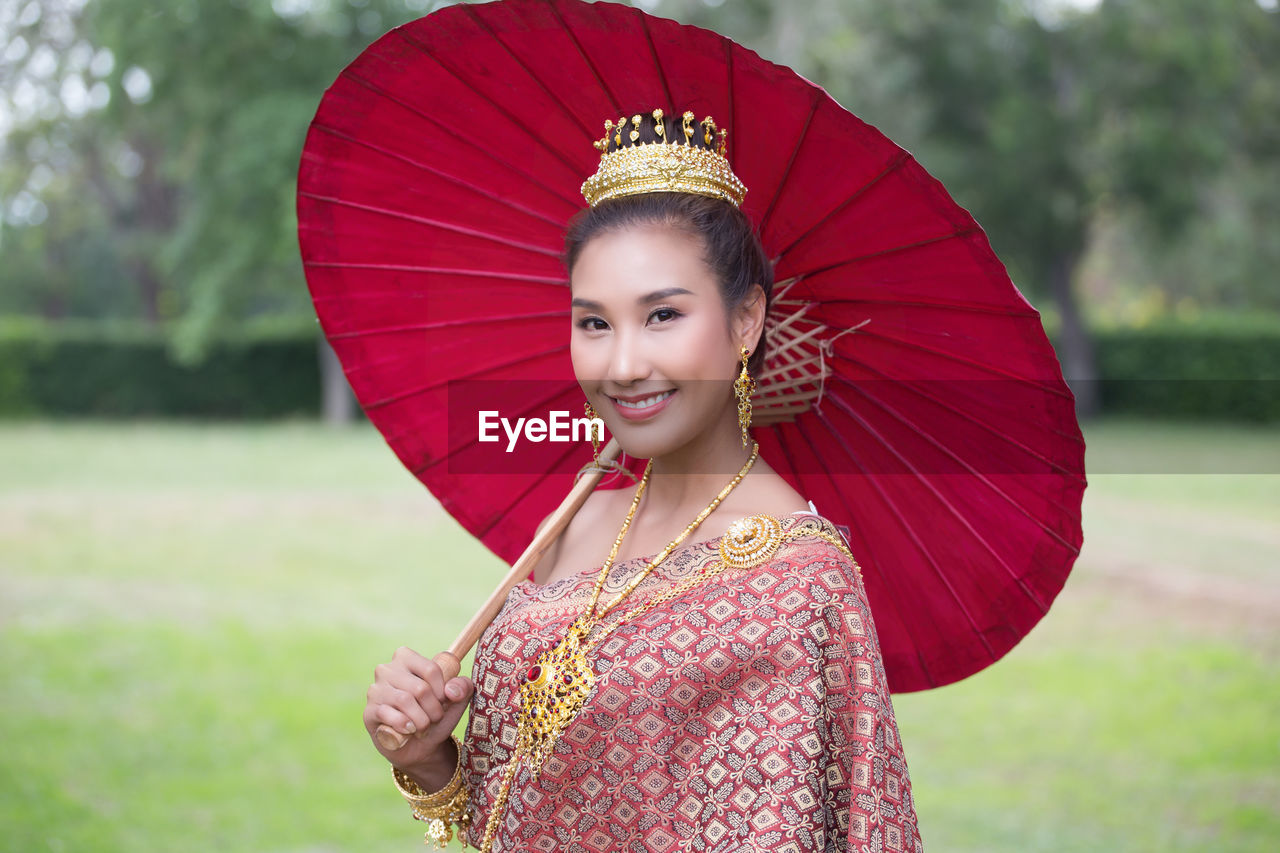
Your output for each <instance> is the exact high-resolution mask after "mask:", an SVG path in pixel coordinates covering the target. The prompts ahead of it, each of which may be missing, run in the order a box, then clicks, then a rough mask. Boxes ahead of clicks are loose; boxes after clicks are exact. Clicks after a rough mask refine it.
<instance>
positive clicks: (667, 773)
mask: <svg viewBox="0 0 1280 853" xmlns="http://www.w3.org/2000/svg"><path fill="white" fill-rule="evenodd" d="M782 525H783V530H784V531H795V532H796V533H805V532H806V531H813V530H825V531H827V532H828V533H830V534H834V535H836V536H838V535H839V533H838V532H837V529H836V527H835V526H834V525H832V523H831V522H830V521H828V520H827V519H825V518H823V517H822V516H819V515H817V514H816V513H796V514H792V515H790V516H787V517H785V518H783V519H782ZM718 542H719V540H718V539H713V540H709V541H706V542H698V543H692V544H685V545H682V546H680V547H679V548H678V549H676V550H675V551H673V552H672V554H671V555H670V556H669V557H667V559H666V560H665V561H664V562H662V563H661V564H659V565H658V567H657V568H656V569H655V570H654V571H653V572H652V573H651V574H650V575H649V577H648V578H646V579H645V580H644V582H643V583H641V584H640V585H639V586H638V587H637V588H636V590H635V592H633V593H632V594H631V595H630V596H629V597H628V599H627V601H626V602H625V603H626V604H627V605H631V604H640V603H642V602H643V601H644V600H646V599H649V598H651V597H653V596H655V595H658V594H660V593H661V592H662V591H663V590H665V589H669V588H670V587H671V586H672V585H673V584H675V583H678V582H679V581H681V580H682V579H685V578H688V577H690V576H691V575H693V574H696V573H698V572H700V571H701V570H703V569H704V568H706V567H707V565H708V563H709V561H718V560H719V559H720V554H719V549H718ZM649 559H651V557H638V558H636V559H634V560H628V561H624V562H620V563H618V564H616V565H615V566H614V568H613V570H612V571H611V572H610V578H609V580H608V581H607V582H606V584H605V587H604V590H603V591H602V593H601V601H602V602H603V601H609V600H611V599H612V597H613V596H614V595H616V594H617V593H618V592H619V591H620V590H621V588H622V587H623V586H624V585H625V583H626V581H627V580H628V579H629V578H631V577H633V576H634V575H635V573H636V572H638V571H640V569H641V568H642V567H643V566H645V565H647V564H648V561H649ZM598 572H599V566H596V567H594V568H591V569H587V570H585V571H583V572H581V573H579V574H576V575H572V576H570V577H566V578H562V579H560V580H558V581H556V582H554V583H551V584H548V585H545V586H539V585H536V584H534V583H533V582H532V581H525V582H522V583H521V584H519V585H518V586H517V587H516V588H515V589H514V590H512V592H511V594H510V596H509V597H508V599H507V601H506V604H505V606H504V608H503V610H502V612H501V613H500V615H499V616H498V618H497V619H496V620H494V622H493V624H492V625H490V626H489V628H488V630H487V631H486V632H485V633H484V635H483V636H482V637H481V639H480V643H479V646H478V647H477V651H476V658H475V664H474V667H473V669H472V678H473V679H474V680H475V684H476V693H475V698H474V702H473V705H472V708H471V718H470V722H469V724H468V727H467V734H466V739H465V742H464V767H463V770H464V774H465V779H466V782H467V785H468V789H469V796H470V808H471V829H470V832H469V835H468V841H469V842H470V843H471V844H473V845H477V846H478V845H479V844H480V842H481V839H482V837H483V835H484V827H485V823H486V821H487V819H488V817H489V809H490V805H491V804H492V802H493V800H494V797H495V796H496V794H497V791H498V788H499V785H500V782H501V778H502V775H503V770H504V768H505V766H506V764H507V762H509V761H510V760H511V758H512V756H513V754H514V751H515V744H516V730H517V713H518V705H519V688H520V684H521V683H522V681H523V680H524V678H525V677H526V675H525V674H526V672H527V671H528V669H529V667H530V664H531V662H532V661H533V660H534V659H536V658H537V657H538V655H539V654H540V653H541V652H543V651H544V650H546V649H547V648H550V647H551V646H553V645H554V644H555V643H556V642H558V641H559V640H560V639H561V638H562V637H563V636H564V632H565V629H566V626H567V625H568V624H569V623H570V622H571V621H572V620H573V619H574V618H575V617H577V616H578V615H579V614H580V613H581V612H582V610H583V608H584V607H585V606H586V602H587V600H588V598H589V595H590V591H591V587H592V584H593V583H594V581H595V579H596V577H597V574H598ZM593 662H594V666H595V669H596V673H597V677H598V680H597V682H596V684H595V687H594V692H593V693H592V694H591V696H590V697H589V698H588V700H587V703H586V706H585V707H584V709H583V710H582V712H581V713H580V714H579V715H578V716H577V718H576V719H574V721H573V722H572V723H570V725H569V727H568V728H567V729H566V730H565V732H564V734H563V735H562V736H561V738H560V740H559V741H558V742H557V744H556V746H555V749H554V752H553V753H552V754H551V756H550V758H548V759H547V762H546V765H545V766H544V768H543V770H542V772H541V773H540V774H539V775H538V776H537V777H536V778H531V777H530V775H529V773H528V772H527V770H525V769H524V768H523V767H522V768H521V769H520V770H519V771H518V772H517V774H516V776H515V778H514V780H513V785H512V787H511V790H510V796H509V800H508V802H507V806H506V809H505V813H504V814H503V816H502V820H501V823H500V824H499V826H498V827H497V829H496V833H495V836H494V839H493V844H492V851H493V853H507V851H515V850H520V851H525V850H534V851H568V853H579V852H580V851H637V853H640V851H685V850H687V851H705V852H706V853H728V851H746V850H760V851H783V853H800V852H801V851H806V852H807V851H850V852H851V853H852V851H859V853H861V851H919V850H923V847H922V845H921V842H920V835H919V831H918V829H917V827H916V814H915V806H914V803H913V801H912V796H911V781H910V779H909V777H908V775H907V765H906V760H905V757H904V754H903V749H902V744H901V743H900V742H899V740H898V726H897V723H896V721H895V720H894V715H893V706H892V703H891V701H890V697H889V690H888V687H887V681H886V678H885V673H884V667H883V663H882V661H881V658H880V647H879V643H878V642H877V639H876V631H875V626H874V623H873V622H872V619H871V612H870V610H869V609H868V606H867V598H866V592H865V590H864V589H863V585H862V579H861V576H860V574H859V572H858V569H857V568H856V566H854V565H853V564H851V563H850V561H849V559H848V557H846V556H845V555H844V554H843V553H842V552H841V550H840V549H839V548H837V547H836V546H834V545H833V544H831V543H830V542H827V541H824V540H823V539H821V538H818V537H817V536H812V535H802V536H797V537H796V538H787V539H784V541H783V543H782V545H781V547H780V549H779V550H778V552H777V554H775V555H774V556H773V557H772V558H771V559H770V560H769V561H768V562H766V563H764V564H763V565H760V566H756V567H755V568H752V569H733V568H726V569H724V570H723V571H722V572H721V573H719V574H717V575H715V576H714V577H711V578H709V579H707V580H705V581H703V582H701V583H700V584H699V585H698V586H695V587H694V588H693V589H692V590H690V591H688V592H686V593H684V594H683V595H681V596H679V597H678V598H675V599H674V600H672V601H668V602H665V603H663V604H660V605H658V606H656V607H653V608H652V609H650V610H648V611H647V612H645V613H644V614H642V615H640V616H638V617H637V618H635V619H634V620H633V621H631V622H628V623H627V624H624V625H623V626H621V627H620V628H618V629H617V630H616V631H615V632H614V633H613V634H612V636H610V637H609V638H608V639H607V640H605V641H604V643H603V644H602V645H601V646H600V647H599V648H598V649H597V651H596V655H595V658H594V661H593Z"/></svg>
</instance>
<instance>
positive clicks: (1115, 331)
mask: <svg viewBox="0 0 1280 853" xmlns="http://www.w3.org/2000/svg"><path fill="white" fill-rule="evenodd" d="M1093 339H1094V346H1095V357H1096V364H1097V369H1098V377H1099V380H1098V382H1099V386H1098V391H1099V395H1098V399H1099V404H1100V409H1101V410H1102V411H1103V412H1106V413H1114V414H1131V415H1142V416H1153V417H1168V418H1185V419H1220V420H1233V421H1254V422H1266V423H1274V422H1277V421H1280V393H1277V392H1280V323H1277V322H1274V321H1269V320H1268V319H1267V318H1240V319H1239V320H1235V321H1230V322H1210V323H1201V324H1197V325H1190V324H1175V323H1171V322H1170V323H1160V324H1156V325H1153V326H1148V327H1143V328H1136V329H1135V328H1112V329H1097V330H1095V331H1094V338H1093Z"/></svg>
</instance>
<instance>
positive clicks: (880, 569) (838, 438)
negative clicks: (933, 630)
mask: <svg viewBox="0 0 1280 853" xmlns="http://www.w3.org/2000/svg"><path fill="white" fill-rule="evenodd" d="M814 414H816V415H817V416H818V419H819V420H820V421H821V422H822V424H823V426H825V427H826V428H827V432H828V434H829V435H830V436H831V437H832V438H834V440H835V443H836V444H837V445H838V446H839V447H840V448H841V449H842V450H843V451H844V453H845V457H846V458H847V459H848V460H849V462H851V463H852V464H853V465H854V466H855V467H857V468H858V470H859V471H861V472H862V476H863V477H864V478H865V479H866V480H867V481H868V482H869V483H871V484H872V485H875V488H876V491H877V492H879V493H880V496H881V498H882V499H883V498H884V497H885V496H884V491H883V490H882V489H881V488H880V487H879V485H876V484H875V477H874V476H873V475H872V474H871V473H870V472H869V471H868V470H867V466H866V465H864V464H862V462H861V461H860V460H859V459H858V456H857V454H856V453H854V450H853V448H852V447H851V446H849V443H848V442H846V441H845V440H844V436H843V434H842V433H841V432H840V430H838V429H837V428H836V426H835V424H833V423H832V422H831V421H830V419H829V418H827V416H826V415H824V414H823V413H822V412H818V411H815V412H814ZM796 427H797V431H798V432H799V433H800V435H801V437H802V438H803V439H804V441H805V444H807V445H808V446H809V448H810V449H811V450H812V451H813V454H814V458H816V459H822V458H823V454H822V452H821V451H820V450H819V449H818V447H817V446H816V445H815V443H814V441H813V439H812V438H811V437H810V435H809V431H808V430H807V429H806V428H805V427H804V425H803V424H802V423H801V422H797V423H796ZM833 469H834V466H827V467H824V468H823V469H822V474H823V476H824V477H825V478H826V480H827V482H828V483H830V486H831V492H832V493H833V494H836V495H840V500H841V502H842V503H843V502H844V490H843V489H841V488H840V487H839V484H837V483H836V481H835V478H834V477H832V471H833ZM894 510H895V511H896V510H897V508H896V507H894ZM845 511H846V512H847V513H848V516H847V517H848V518H849V519H850V523H851V524H853V525H854V526H856V527H857V528H858V530H859V532H861V530H862V528H861V526H860V525H858V523H857V512H856V511H854V509H853V508H852V507H849V506H847V505H846V506H845ZM859 539H860V541H861V544H863V545H865V546H866V548H867V550H868V551H871V552H873V553H872V555H871V559H870V565H871V566H872V567H874V569H875V573H876V575H877V576H879V578H880V588H881V589H883V590H884V594H885V596H886V597H887V598H888V599H889V604H890V605H891V606H892V607H893V610H894V613H895V614H896V615H897V620H898V623H899V624H901V625H902V626H903V627H904V628H906V626H907V625H908V624H909V623H908V621H907V620H906V619H905V618H904V616H903V614H904V613H906V610H905V609H904V608H903V606H902V603H901V602H900V601H899V600H898V595H897V593H896V592H895V590H894V587H893V585H892V584H891V583H889V580H888V578H887V576H886V575H885V571H884V565H883V563H882V561H881V560H880V559H879V558H878V557H876V556H875V555H874V551H875V548H874V546H873V545H872V544H871V543H872V541H873V540H872V539H871V538H869V537H867V536H865V535H863V536H859ZM872 618H873V619H874V618H875V614H874V612H873V613H872ZM907 636H908V637H911V634H910V632H909V631H907ZM912 641H913V643H912V647H913V648H914V649H915V652H916V661H917V662H918V663H919V664H920V669H921V671H922V672H923V673H924V677H925V679H926V680H927V681H928V682H929V685H930V686H931V687H932V686H933V685H935V684H937V679H936V678H935V677H934V675H933V673H932V672H930V670H929V663H928V661H927V660H925V658H924V655H923V654H921V652H920V649H919V648H916V647H915V645H914V638H912Z"/></svg>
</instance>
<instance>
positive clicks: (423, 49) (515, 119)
mask: <svg viewBox="0 0 1280 853" xmlns="http://www.w3.org/2000/svg"><path fill="white" fill-rule="evenodd" d="M395 32H397V33H399V34H400V38H402V39H403V40H404V41H406V42H408V43H409V45H410V46H412V47H413V48H414V49H416V50H417V51H418V52H419V53H421V54H422V55H424V56H427V57H430V58H431V59H432V60H433V61H434V62H435V64H436V65H437V66H439V67H440V68H442V69H443V70H444V71H445V73H447V74H448V75H449V76H451V77H453V79H455V80H457V81H458V82H459V83H461V84H462V85H464V86H469V87H470V88H471V91H473V92H475V93H476V94H477V95H479V96H480V97H481V98H483V99H484V100H485V101H487V102H488V103H489V104H490V105H491V106H493V107H494V109H496V110H497V111H498V112H499V113H501V114H502V115H503V116H506V118H507V120H508V121H510V122H511V123H512V124H514V125H515V126H516V127H518V128H519V129H520V131H521V133H523V134H524V135H525V137H527V138H528V139H531V140H533V142H534V144H536V145H537V146H538V147H539V148H541V149H542V150H543V151H546V152H547V153H548V154H550V155H551V156H552V157H553V158H554V159H556V160H559V161H560V162H561V163H563V164H564V166H565V167H566V168H567V169H569V171H570V172H574V173H577V172H578V171H579V170H580V168H581V167H579V166H578V165H577V164H575V163H574V162H573V161H571V160H569V159H568V158H567V157H565V156H564V152H563V151H561V150H560V149H558V148H553V147H552V146H550V145H548V144H547V143H546V141H545V140H543V139H540V138H539V137H538V136H537V134H535V133H533V132H532V131H530V130H529V129H528V122H525V121H522V120H521V119H520V117H519V116H517V115H514V114H513V113H512V112H511V111H510V110H508V109H507V108H506V107H503V106H502V105H501V104H499V103H498V102H497V101H495V100H494V99H492V98H490V97H489V96H488V95H483V94H481V93H480V92H479V91H478V90H477V89H476V88H475V87H474V86H470V84H469V83H467V81H466V80H464V79H463V77H462V75H461V74H459V73H458V72H457V71H456V70H454V69H453V68H451V67H450V66H448V65H446V64H445V62H444V61H443V60H442V59H441V58H440V56H439V55H438V54H435V53H432V52H431V50H430V49H429V48H428V47H427V46H426V45H424V44H423V43H422V42H420V41H418V40H417V39H416V38H414V37H413V36H412V35H410V34H409V33H408V31H407V28H405V27H400V28H399V29H397V30H395ZM587 135H588V136H590V134H587ZM472 141H474V140H472Z"/></svg>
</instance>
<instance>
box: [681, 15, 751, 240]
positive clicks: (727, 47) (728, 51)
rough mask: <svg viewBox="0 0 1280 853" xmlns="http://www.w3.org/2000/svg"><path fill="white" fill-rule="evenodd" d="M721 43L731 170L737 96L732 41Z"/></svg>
mask: <svg viewBox="0 0 1280 853" xmlns="http://www.w3.org/2000/svg"><path fill="white" fill-rule="evenodd" d="M721 43H722V44H723V45H724V57H725V74H726V80H727V83H726V85H725V87H724V88H725V91H726V92H728V93H729V122H728V124H727V125H726V126H727V127H728V128H729V135H730V136H731V137H732V138H733V140H734V146H733V150H732V151H729V152H728V154H729V165H730V167H731V168H732V167H733V166H734V165H735V163H736V160H737V158H736V157H735V156H734V152H735V151H737V149H738V145H737V140H738V96H737V93H736V92H735V91H734V88H733V41H732V40H731V39H723V40H722V42H721ZM672 108H673V109H679V108H678V107H676V106H675V105H674V104H672ZM756 233H760V231H759V230H758V229H757V231H756Z"/></svg>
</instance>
